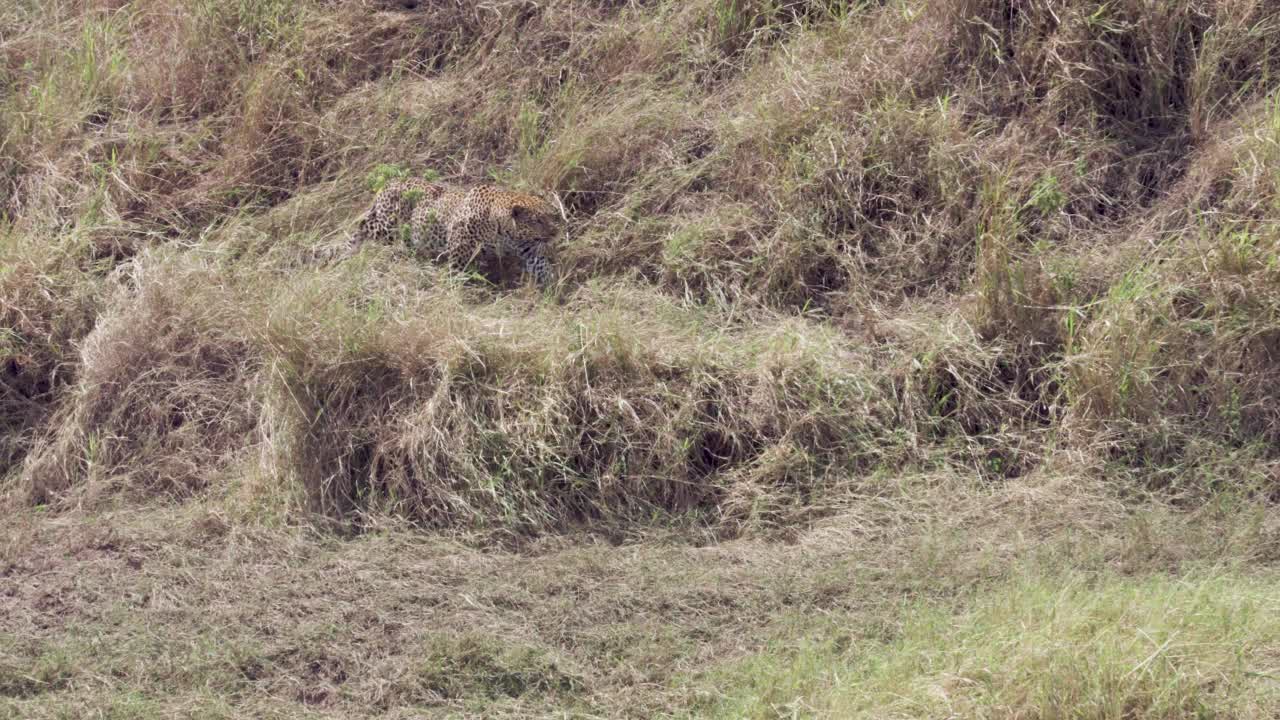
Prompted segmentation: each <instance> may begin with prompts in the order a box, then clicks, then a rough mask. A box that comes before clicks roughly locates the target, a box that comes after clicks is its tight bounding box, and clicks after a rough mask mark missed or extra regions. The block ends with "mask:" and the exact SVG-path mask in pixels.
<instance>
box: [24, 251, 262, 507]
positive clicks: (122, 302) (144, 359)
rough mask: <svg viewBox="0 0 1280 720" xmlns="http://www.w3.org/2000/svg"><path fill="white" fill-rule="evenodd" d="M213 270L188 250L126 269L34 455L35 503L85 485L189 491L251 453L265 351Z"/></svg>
mask: <svg viewBox="0 0 1280 720" xmlns="http://www.w3.org/2000/svg"><path fill="white" fill-rule="evenodd" d="M213 273H214V271H213V270H212V269H211V268H209V267H208V266H207V265H206V264H204V263H201V262H200V261H198V260H195V259H193V258H191V257H190V256H188V257H186V258H184V259H180V260H179V259H164V258H151V257H148V258H145V259H144V262H142V263H141V264H138V265H136V266H134V267H133V268H132V272H130V273H128V274H125V275H124V276H123V277H121V278H119V281H118V282H117V283H116V284H115V288H114V292H113V293H111V299H110V300H108V301H107V305H106V310H105V312H103V314H102V315H101V316H100V317H99V318H98V319H97V322H96V324H95V325H94V327H93V330H92V331H91V332H90V333H88V334H87V335H86V336H85V337H84V338H83V340H82V342H81V344H80V348H79V353H78V354H79V359H78V363H77V377H76V380H77V382H76V385H75V386H74V388H73V389H70V391H69V392H68V393H67V394H66V395H64V396H63V398H62V399H61V402H60V407H59V410H58V416H57V417H56V418H55V419H53V420H52V422H51V426H50V433H49V435H48V436H46V437H44V438H42V440H41V442H40V444H39V446H38V447H36V448H35V449H34V450H33V451H32V452H31V453H30V455H29V456H28V457H27V459H26V463H25V466H24V468H23V472H22V476H21V478H20V480H19V484H20V487H21V488H22V490H23V491H24V493H25V495H26V496H27V497H28V498H29V500H30V501H31V502H34V503H45V502H51V501H54V500H57V499H58V498H59V497H60V496H61V495H63V494H64V493H67V492H68V491H70V490H72V489H75V488H80V487H84V486H86V485H87V486H90V487H91V489H95V490H98V491H102V490H105V489H107V488H112V487H123V488H126V489H129V490H131V491H133V492H137V493H142V494H152V493H159V494H173V495H177V496H184V495H189V494H191V493H193V492H195V491H197V490H199V489H201V488H203V487H204V486H205V485H206V484H207V483H208V482H209V481H210V480H211V479H212V478H213V477H214V476H215V474H216V472H217V471H218V470H219V469H220V468H222V467H225V465H226V463H228V462H230V461H231V460H232V459H233V458H235V457H237V456H239V455H240V453H242V452H243V450H244V449H245V447H246V445H247V444H248V443H247V442H246V441H247V439H248V438H249V437H250V436H249V433H250V432H251V430H252V429H253V427H254V410H253V396H252V393H251V388H252V383H253V376H254V372H255V368H256V365H257V362H256V361H257V358H256V357H255V355H254V353H253V351H252V349H251V347H250V345H249V338H248V336H247V332H246V330H247V328H246V323H245V321H244V319H243V318H244V315H243V313H244V312H245V309H246V308H245V307H244V306H243V305H242V304H241V303H240V302H239V300H240V298H238V297H237V296H236V295H234V294H233V293H232V292H230V290H229V289H228V288H227V287H226V286H225V285H224V284H223V282H222V281H221V280H220V279H218V278H217V277H216V276H215V275H214V274H213Z"/></svg>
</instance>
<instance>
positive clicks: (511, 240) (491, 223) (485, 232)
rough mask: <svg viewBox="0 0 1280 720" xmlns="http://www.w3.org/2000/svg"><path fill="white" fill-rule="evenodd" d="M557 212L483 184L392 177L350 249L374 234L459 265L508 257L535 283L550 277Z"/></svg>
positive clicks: (548, 280)
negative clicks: (452, 183) (516, 262)
mask: <svg viewBox="0 0 1280 720" xmlns="http://www.w3.org/2000/svg"><path fill="white" fill-rule="evenodd" d="M559 231H560V215H559V214H558V213H557V212H556V210H555V208H554V207H552V205H551V204H550V203H548V202H546V201H545V200H542V199H541V198H538V197H535V196H533V195H528V194H525V193H518V192H512V191H509V190H504V189H502V188H498V187H493V186H491V185H477V186H473V187H456V186H452V185H446V184H444V183H439V182H432V181H429V180H423V179H418V178H409V179H402V180H394V181H392V182H390V183H388V184H387V186H386V187H385V188H383V189H382V191H381V192H379V193H378V195H377V196H376V197H375V198H374V200H373V204H372V205H371V206H370V207H369V209H368V210H367V211H366V212H365V214H364V216H363V217H362V218H361V220H360V225H359V227H358V228H357V229H356V232H355V236H354V238H353V241H354V242H353V245H352V249H353V251H354V250H355V249H357V248H359V247H360V245H362V244H364V243H365V242H368V241H369V240H374V241H377V242H383V243H390V242H395V241H405V242H406V243H407V244H408V245H409V246H410V247H411V248H412V249H413V250H414V251H415V252H416V253H418V254H419V255H420V256H422V257H425V258H427V259H428V260H432V261H435V262H448V263H451V264H453V265H454V266H456V267H465V266H468V265H472V264H475V263H478V262H489V261H492V260H495V259H496V260H501V259H504V258H510V257H514V258H516V259H518V260H519V261H520V265H521V268H522V270H523V271H524V273H525V274H526V275H528V276H532V277H533V279H534V280H535V281H536V282H537V283H538V285H539V286H542V287H546V286H547V285H549V284H550V283H551V281H552V255H551V250H552V243H553V241H554V240H555V238H556V236H557V235H558V234H559Z"/></svg>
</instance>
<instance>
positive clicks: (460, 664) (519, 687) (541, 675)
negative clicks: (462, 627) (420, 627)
mask: <svg viewBox="0 0 1280 720" xmlns="http://www.w3.org/2000/svg"><path fill="white" fill-rule="evenodd" d="M425 645H426V647H425V648H424V652H423V657H422V659H421V661H420V662H419V665H418V667H417V668H416V669H415V671H413V672H411V673H410V674H409V675H408V676H407V677H404V678H402V679H401V680H400V681H399V682H398V683H397V687H396V689H395V690H394V691H393V692H394V693H395V694H396V697H397V699H398V700H399V701H400V702H405V701H409V702H419V703H423V704H427V705H430V704H436V703H440V702H442V701H446V702H447V701H451V700H453V701H456V700H460V699H471V700H475V699H487V700H495V699H498V698H508V697H509V698H518V697H520V696H522V695H525V694H526V693H538V694H544V693H555V692H566V693H568V692H572V691H573V690H574V689H575V687H576V686H577V685H578V684H579V683H578V682H577V681H575V679H574V678H573V676H572V675H569V674H567V673H565V671H564V670H562V669H561V668H560V667H559V666H558V665H557V663H556V662H555V660H554V659H553V658H551V657H548V654H547V653H546V652H545V651H543V650H541V649H538V648H533V647H521V646H519V645H512V644H511V643H510V642H509V641H507V640H505V639H503V640H499V639H496V638H488V637H485V636H482V635H476V634H468V635H462V636H459V637H450V636H445V635H437V636H433V637H431V638H429V639H428V640H427V642H426V643H425Z"/></svg>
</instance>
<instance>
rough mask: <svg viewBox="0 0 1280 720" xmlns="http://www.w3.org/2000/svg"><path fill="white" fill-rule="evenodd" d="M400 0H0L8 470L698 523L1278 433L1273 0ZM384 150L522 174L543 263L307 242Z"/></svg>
mask: <svg viewBox="0 0 1280 720" xmlns="http://www.w3.org/2000/svg"><path fill="white" fill-rule="evenodd" d="M410 5H414V4H413V3H382V2H373V1H372V0H369V1H367V2H356V3H342V4H337V5H335V4H332V3H322V2H303V3H284V2H263V3H243V2H241V3H212V2H195V3H174V2H170V1H168V0H147V1H146V2H125V3H91V4H88V5H81V4H74V3H45V4H39V5H35V4H30V3H25V4H17V5H11V6H8V7H6V8H4V9H3V10H2V11H0V29H2V31H3V38H0V88H3V89H4V94H3V97H0V133H2V134H0V147H2V148H3V152H0V213H2V214H3V215H2V217H3V220H2V222H0V228H2V230H0V232H2V233H3V235H2V237H3V238H4V240H3V242H4V243H5V244H4V253H5V254H4V268H3V271H2V274H0V319H3V322H4V327H3V335H0V337H2V338H3V344H0V353H2V354H0V367H3V368H4V372H5V375H3V376H2V379H3V381H4V385H3V387H4V393H5V394H4V395H3V397H0V423H3V427H4V432H5V439H4V441H3V443H4V446H3V448H4V449H3V455H2V457H3V462H4V465H3V467H4V468H5V473H6V478H7V479H6V480H5V485H6V487H8V488H10V489H12V490H14V493H13V494H14V496H15V497H23V498H26V499H27V501H37V502H55V503H56V502H59V501H63V500H68V499H70V498H73V497H75V496H76V495H77V493H79V492H82V491H83V489H84V488H86V487H90V486H92V487H97V488H103V489H118V488H132V489H134V490H141V491H144V492H163V493H170V494H175V495H178V496H186V495H190V494H191V493H193V492H198V491H201V490H202V489H205V488H212V489H214V490H217V489H218V488H223V489H225V486H226V485H227V483H226V482H223V480H225V478H226V476H227V475H228V474H230V475H235V474H237V473H244V472H248V471H247V470H246V469H245V468H246V467H248V466H250V465H252V466H253V467H254V468H257V470H255V472H258V473H259V475H260V476H258V475H255V478H256V480H255V481H254V482H257V483H261V484H265V485H266V486H274V487H276V488H277V489H279V488H285V490H286V491H285V492H284V493H283V494H284V495H286V496H291V497H292V496H295V495H296V497H299V498H301V501H300V502H299V503H297V506H298V507H302V508H307V509H308V510H309V511H310V512H314V513H320V514H324V515H329V516H334V517H338V518H342V519H344V520H352V519H357V518H361V517H364V516H366V515H367V514H368V513H369V512H371V511H377V512H394V513H399V514H403V515H406V516H408V517H411V518H413V519H414V520H416V521H418V522H421V523H424V524H428V525H466V526H494V527H508V528H518V529H520V530H521V531H532V530H546V529H550V528H558V527H564V526H567V525H572V524H574V523H580V522H584V521H591V522H596V521H604V520H616V521H626V522H631V521H636V520H640V519H641V518H645V517H649V516H652V515H654V514H655V513H656V514H658V515H662V514H664V513H675V514H677V515H679V514H682V513H683V514H685V515H686V516H688V517H696V518H699V520H706V521H707V522H709V523H712V524H714V525H717V527H724V528H735V527H744V526H747V525H750V524H751V523H753V522H763V523H764V524H776V523H777V522H779V521H780V520H779V519H780V518H784V517H792V518H794V517H802V516H805V514H806V513H811V512H824V511H826V510H828V509H830V508H831V507H833V506H834V505H837V504H838V503H839V502H840V500H839V498H840V497H842V496H843V495H842V493H845V491H847V490H848V489H849V488H851V487H860V486H862V485H863V484H864V483H866V482H867V477H869V476H870V475H872V474H873V473H874V471H876V470H894V469H902V468H908V467H914V468H927V469H931V470H932V469H937V468H938V467H939V466H945V467H947V468H949V469H952V470H957V471H961V472H966V473H969V472H971V473H976V474H977V475H979V476H980V477H981V478H983V479H984V480H987V481H991V482H1000V481H1003V480H1006V479H1008V478H1011V477H1016V476H1022V475H1025V474H1027V473H1029V472H1030V471H1032V470H1034V469H1036V468H1037V467H1040V466H1041V465H1042V464H1043V463H1044V462H1045V461H1046V459H1049V458H1055V457H1059V458H1060V457H1071V458H1077V459H1081V458H1083V459H1085V460H1084V465H1085V466H1086V467H1087V468H1089V469H1090V470H1089V471H1090V472H1094V471H1099V470H1097V469H1098V468H1107V471H1108V472H1113V473H1114V477H1117V478H1130V479H1136V480H1138V481H1139V483H1140V484H1141V485H1142V486H1143V487H1146V488H1148V489H1150V488H1158V489H1166V490H1167V489H1169V488H1177V490H1174V492H1175V493H1178V494H1179V496H1181V495H1180V493H1181V492H1182V491H1183V490H1189V491H1192V492H1191V495H1192V496H1198V495H1199V494H1200V493H1202V492H1203V491H1205V490H1206V489H1210V490H1211V489H1212V488H1214V487H1217V486H1218V485H1220V484H1221V483H1223V482H1230V480H1229V479H1224V478H1222V477H1220V476H1218V475H1215V474H1214V473H1215V472H1216V471H1212V472H1211V471H1209V470H1207V468H1212V467H1220V465H1218V464H1216V463H1215V462H1214V458H1216V457H1221V456H1224V455H1229V456H1230V457H1233V458H1238V459H1239V460H1240V462H1242V463H1249V464H1251V465H1253V466H1255V467H1265V466H1266V465H1267V463H1271V462H1273V461H1274V460H1276V459H1277V458H1276V453H1275V450H1274V447H1275V443H1274V440H1275V439H1276V428H1277V427H1278V425H1277V422H1276V417H1277V415H1276V413H1277V410H1276V402H1275V392H1274V388H1275V387H1276V384H1275V379H1276V378H1275V377H1273V376H1274V372H1273V370H1272V367H1273V365H1274V363H1273V362H1272V360H1273V357H1272V356H1273V355H1274V351H1275V349H1276V348H1275V347H1273V346H1274V345H1275V342H1274V339H1275V338H1274V337H1273V336H1274V335H1275V332H1274V327H1273V326H1274V324H1275V322H1274V321H1275V317H1274V316H1275V309H1276V303H1275V298H1274V297H1273V296H1274V293H1272V292H1271V291H1270V290H1269V288H1270V287H1271V286H1272V285H1273V284H1274V282H1273V281H1274V278H1273V277H1272V276H1273V275H1274V272H1273V271H1274V265H1275V263H1274V262H1273V260H1274V258H1273V255H1274V254H1275V253H1274V247H1273V246H1274V244H1275V240H1276V231H1275V227H1276V220H1277V217H1278V213H1280V205H1278V203H1280V200H1277V198H1280V193H1278V192H1277V184H1276V181H1275V174H1276V168H1277V167H1280V151H1277V149H1276V148H1277V147H1278V146H1280V145H1278V141H1277V137H1276V136H1277V128H1280V120H1277V118H1278V117H1280V112H1278V111H1277V105H1276V100H1275V88H1276V85H1275V81H1274V78H1275V77H1276V71H1277V70H1278V69H1280V67H1278V65H1280V48H1277V45H1276V43H1275V40H1274V37H1275V32H1274V30H1275V28H1276V24H1277V22H1280V16H1278V15H1277V13H1276V11H1275V10H1273V9H1272V8H1271V7H1270V5H1268V4H1266V3H1260V2H1226V1H1225V0H1224V1H1223V2H1209V3H1191V2H1167V3H1156V4H1153V3H1146V2H1136V1H1135V2H1098V1H1096V0H1072V1H1071V2H1066V3H1062V2H1047V1H1040V0H1036V1H1034V2H1026V3H1008V2H976V1H974V2H969V1H966V2H941V1H939V2H933V1H924V0H922V1H920V2H893V3H842V2H757V1H755V0H751V1H749V2H748V1H746V0H741V1H739V0H732V1H730V0H699V1H698V2H690V3H659V4H639V3H597V4H594V5H591V6H589V7H588V6H583V5H582V4H580V3H572V2H568V1H567V0H565V1H564V2H561V1H559V0H556V1H553V2H547V3H541V4H538V5H536V6H535V5H529V4H527V3H519V2H510V3H508V2H500V3H491V4H483V5H475V4H467V3H428V4H421V5H420V6H418V7H416V8H410V7H408V6H410ZM383 165H386V166H394V167H397V168H401V169H404V170H405V171H408V172H413V173H426V172H429V173H431V174H432V175H433V176H439V177H441V178H443V179H445V180H449V181H458V182H474V181H480V180H498V181H500V182H502V183H505V184H509V185H513V186H517V187H523V188H526V189H530V190H534V191H538V192H544V193H548V194H555V195H556V196H557V197H559V198H560V199H561V200H562V201H563V205H564V208H565V209H566V211H567V214H568V220H569V223H568V225H569V230H568V233H567V234H566V236H565V237H564V238H563V239H562V247H560V248H559V253H558V255H559V257H560V262H561V263H562V265H563V266H564V267H563V269H564V271H565V272H564V273H563V276H564V277H565V284H564V287H562V288H561V291H562V292H561V296H562V297H563V298H565V299H566V304H565V305H564V306H555V307H552V306H549V305H543V304H541V303H540V302H537V301H534V300H533V299H531V298H530V297H529V296H527V295H524V294H522V293H521V292H520V291H511V290H510V289H505V290H501V289H495V288H489V287H485V286H483V284H482V283H481V282H479V281H478V280H476V279H474V278H470V279H469V278H465V277H462V276H459V275H457V274H450V273H448V272H435V271H432V270H424V269H420V268H416V267H415V266H414V263H413V261H412V260H411V259H409V258H408V257H407V256H405V255H403V254H401V253H397V252H396V251H395V250H393V249H392V250H387V249H370V250H368V251H367V252H365V253H363V254H362V255H360V256H358V257H356V258H353V259H350V260H347V261H345V262H342V263H339V264H337V265H336V266H330V267H321V264H322V263H321V260H323V259H324V258H332V255H333V254H332V253H330V252H328V250H329V249H331V248H332V247H334V246H338V245H341V243H342V241H343V239H344V237H345V234H346V233H347V232H348V231H349V229H350V227H351V224H352V223H353V222H354V221H355V218H356V217H357V216H358V214H359V213H360V211H361V210H362V208H363V206H364V205H365V204H366V203H367V202H368V198H369V194H368V193H369V188H368V186H367V185H366V183H365V179H366V178H367V177H368V175H369V173H370V172H371V171H373V170H375V169H376V168H378V167H379V166H383ZM162 248H163V249H162ZM130 418H134V419H130ZM250 446H252V447H254V448H255V449H256V452H255V451H251V450H246V449H245V448H246V447H250ZM255 454H256V455H257V456H258V457H257V459H258V461H260V462H256V463H255V462H250V461H248V460H247V459H246V458H247V457H248V456H250V455H255ZM1249 475H1250V477H1255V478H1256V477H1261V476H1264V475H1265V473H1250V474H1249ZM1187 478H1200V479H1196V480H1187ZM1174 479H1177V481H1176V482H1175V481H1174ZM1118 482H1120V481H1118ZM250 484H252V483H250ZM1264 485H1265V483H1264ZM1189 486H1191V487H1189ZM295 490H296V493H295V492H294V491H295ZM1255 490H1256V491H1261V492H1270V491H1271V490H1272V489H1270V488H1267V487H1251V488H1250V491H1255ZM267 495H269V496H273V497H274V496H275V494H274V493H267ZM784 508H787V510H785V511H784V510H783V509H784Z"/></svg>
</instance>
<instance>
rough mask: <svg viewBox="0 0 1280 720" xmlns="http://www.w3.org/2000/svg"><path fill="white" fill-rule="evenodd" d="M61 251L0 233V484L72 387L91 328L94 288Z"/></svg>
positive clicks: (73, 258) (64, 247) (68, 252)
mask: <svg viewBox="0 0 1280 720" xmlns="http://www.w3.org/2000/svg"><path fill="white" fill-rule="evenodd" d="M69 245H70V244H69V243H68V244H58V245H53V244H50V245H46V244H44V242H43V241H40V240H36V239H30V240H24V239H22V238H20V237H19V236H17V235H14V234H11V233H9V232H7V231H6V230H5V229H2V228H0V478H4V477H5V476H7V475H8V474H9V473H10V471H12V470H13V469H14V468H16V467H17V466H18V465H19V464H20V463H21V462H22V459H23V458H24V457H25V455H26V453H27V451H28V450H30V448H31V446H32V443H33V442H35V441H36V439H37V437H38V433H39V432H40V429H41V428H42V427H43V426H44V423H45V422H46V421H47V420H48V418H49V415H50V413H51V412H53V410H54V409H55V408H56V407H57V406H58V404H59V402H60V401H61V399H62V396H63V393H64V392H65V391H66V390H67V388H68V387H70V386H71V385H72V383H73V382H74V379H75V375H76V369H75V368H76V343H77V342H79V341H80V340H81V339H82V338H83V337H84V336H85V335H87V334H88V333H89V331H90V330H91V329H92V328H93V325H94V321H95V315H96V311H97V306H98V303H99V302H100V295H101V289H100V287H99V282H98V281H97V279H96V278H95V277H94V275H93V274H91V273H89V272H85V271H84V270H83V269H81V268H80V267H79V266H78V259H79V258H78V257H77V255H78V253H76V251H75V250H74V249H72V248H71V247H69Z"/></svg>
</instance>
